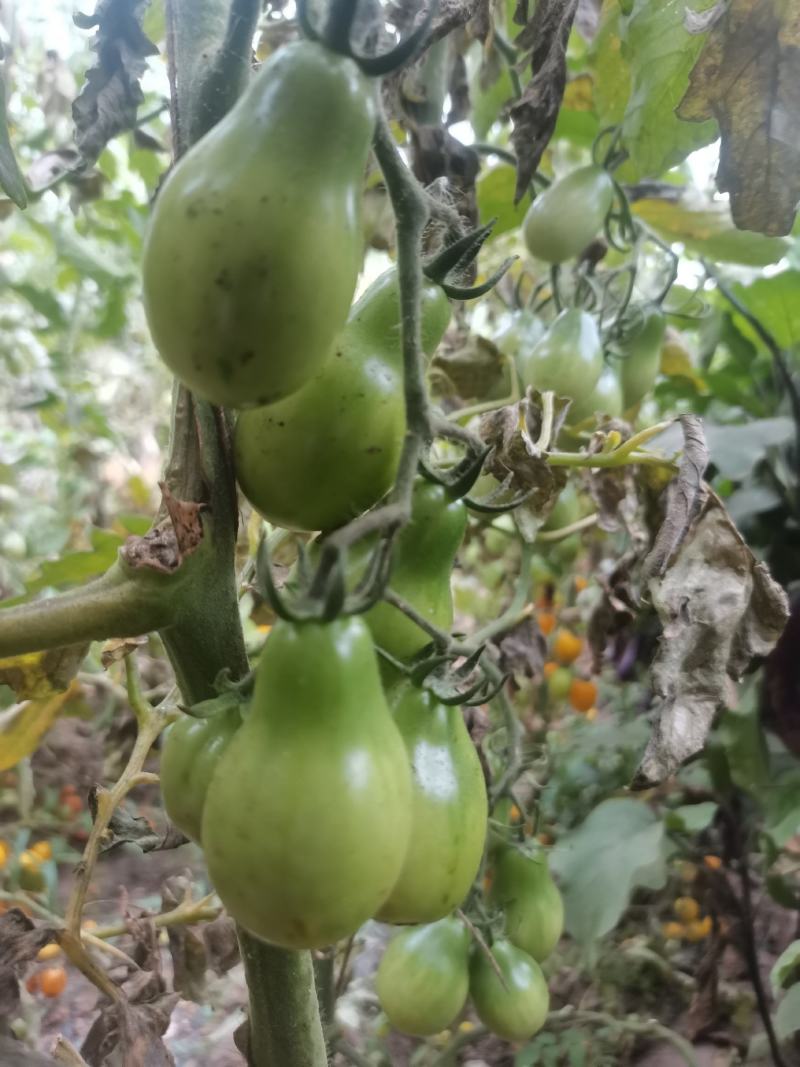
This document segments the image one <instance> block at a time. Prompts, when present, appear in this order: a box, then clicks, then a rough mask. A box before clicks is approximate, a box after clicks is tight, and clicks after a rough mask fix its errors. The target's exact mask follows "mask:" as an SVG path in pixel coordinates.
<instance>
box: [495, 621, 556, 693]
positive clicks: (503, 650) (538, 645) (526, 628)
mask: <svg viewBox="0 0 800 1067" xmlns="http://www.w3.org/2000/svg"><path fill="white" fill-rule="evenodd" d="M499 648H500V660H499V664H500V669H501V670H502V671H503V673H505V674H508V673H513V674H520V675H522V676H523V677H525V678H534V677H536V676H538V675H541V673H542V668H543V666H544V661H545V660H546V659H547V643H546V641H545V639H544V636H543V634H542V632H541V630H540V629H539V627H538V626H537V625H536V623H535V622H534V621H533V619H523V621H522V622H521V623H518V624H517V625H516V626H515V627H514V629H513V630H509V631H508V633H506V634H504V635H503V637H502V638H501V639H500V641H499Z"/></svg>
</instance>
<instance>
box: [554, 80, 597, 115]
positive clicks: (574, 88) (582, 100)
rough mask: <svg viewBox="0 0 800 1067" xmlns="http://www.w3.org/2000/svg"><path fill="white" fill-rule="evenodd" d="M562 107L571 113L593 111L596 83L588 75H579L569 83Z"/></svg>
mask: <svg viewBox="0 0 800 1067" xmlns="http://www.w3.org/2000/svg"><path fill="white" fill-rule="evenodd" d="M561 106H562V107H565V108H567V109H568V110H569V111H591V110H592V107H593V106H594V83H593V81H592V79H591V77H590V76H589V75H588V74H579V75H578V76H577V78H572V80H571V81H568V82H567V87H566V89H565V90H564V99H563V101H562V103H561Z"/></svg>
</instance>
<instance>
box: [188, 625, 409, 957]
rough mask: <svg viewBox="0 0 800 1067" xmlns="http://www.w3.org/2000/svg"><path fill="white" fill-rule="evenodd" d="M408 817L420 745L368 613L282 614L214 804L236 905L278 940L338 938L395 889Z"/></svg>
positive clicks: (221, 884)
mask: <svg viewBox="0 0 800 1067" xmlns="http://www.w3.org/2000/svg"><path fill="white" fill-rule="evenodd" d="M410 825H411V782H410V771H409V766H408V757H407V756H406V752H405V747H404V745H403V740H402V738H401V736H400V733H399V731H398V729H397V726H396V725H395V722H394V720H393V718H392V716H391V713H390V712H389V708H388V706H387V704H386V699H385V697H384V695H383V690H382V688H381V682H380V677H379V675H378V667H377V663H376V660H375V652H374V648H373V645H372V641H371V639H370V635H369V631H368V630H367V628H366V626H365V625H364V623H363V622H362V621H361V619H360V618H355V617H354V618H340V619H337V620H335V621H334V622H330V623H322V622H303V623H290V622H284V621H281V622H278V623H277V624H276V626H275V627H274V628H273V630H272V632H271V633H270V635H269V637H268V638H267V642H266V645H265V646H264V651H263V652H262V654H261V659H260V661H259V664H258V668H257V674H256V684H255V690H254V693H253V702H252V705H251V709H250V713H249V715H248V716H247V717H246V718H245V721H244V723H243V724H242V728H241V729H240V730H239V731H238V733H237V734H236V736H235V737H234V738H233V740H232V741H231V743H230V745H229V746H228V748H227V750H226V752H225V754H224V755H223V757H222V758H221V759H220V761H219V763H218V764H217V769H216V771H215V772H214V775H213V777H212V779H211V784H210V786H209V790H208V796H207V798H206V805H205V809H204V812H203V828H202V841H203V849H204V850H205V854H206V862H207V864H208V870H209V874H210V876H211V881H212V882H213V884H214V887H215V888H216V890H217V892H218V893H219V895H220V898H221V899H222V901H223V903H224V904H225V907H226V908H227V909H228V911H229V913H230V914H231V915H232V916H233V918H234V919H236V920H237V922H239V923H241V924H242V925H243V926H244V927H246V929H248V930H250V931H251V933H253V934H255V935H256V936H257V937H260V938H262V939H263V940H265V941H268V942H270V943H272V944H275V945H280V946H283V947H284V948H294V949H301V948H321V947H323V946H325V945H330V944H333V942H335V941H338V940H339V939H340V938H342V937H347V936H349V935H350V934H352V933H353V932H354V931H355V930H357V929H358V927H359V926H360V925H361V924H362V923H363V922H364V921H365V920H366V919H368V918H369V917H370V916H371V915H374V914H375V912H376V911H377V910H378V909H379V908H380V906H381V905H382V904H383V902H384V900H385V899H386V898H387V897H388V895H389V893H390V892H391V890H392V887H393V886H394V884H395V882H396V881H397V877H398V875H399V873H400V869H401V867H402V864H403V861H404V859H405V855H406V849H407V847H408V840H409V830H410Z"/></svg>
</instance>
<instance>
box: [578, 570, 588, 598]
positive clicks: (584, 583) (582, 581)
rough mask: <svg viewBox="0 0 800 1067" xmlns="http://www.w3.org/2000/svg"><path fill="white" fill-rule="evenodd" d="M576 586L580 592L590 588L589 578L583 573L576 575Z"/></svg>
mask: <svg viewBox="0 0 800 1067" xmlns="http://www.w3.org/2000/svg"><path fill="white" fill-rule="evenodd" d="M575 588H576V589H577V591H578V592H579V593H582V592H583V591H584V589H588V588H589V579H588V578H584V576H583V575H582V574H576V575H575Z"/></svg>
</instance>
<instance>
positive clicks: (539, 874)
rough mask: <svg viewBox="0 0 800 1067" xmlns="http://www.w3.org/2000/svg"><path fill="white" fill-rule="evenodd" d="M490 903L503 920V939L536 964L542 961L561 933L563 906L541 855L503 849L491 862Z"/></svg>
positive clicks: (556, 942) (514, 849) (562, 929)
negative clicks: (519, 949) (506, 939)
mask: <svg viewBox="0 0 800 1067" xmlns="http://www.w3.org/2000/svg"><path fill="white" fill-rule="evenodd" d="M491 898H492V900H493V901H494V902H495V903H496V904H499V905H500V906H501V907H502V908H503V910H504V912H505V919H506V936H507V937H508V939H509V941H511V942H512V944H514V945H516V946H517V947H518V948H521V949H524V951H525V952H527V953H528V955H529V956H532V957H533V959H535V960H536V961H537V963H541V962H542V961H543V960H545V959H546V958H547V957H548V956H549V955H550V953H551V952H552V951H553V949H554V948H555V947H556V945H557V944H558V940H559V938H560V937H561V934H562V933H563V931H564V902H563V901H562V899H561V894H560V893H559V891H558V886H557V885H556V884H555V882H554V881H553V879H552V877H551V875H550V871H549V869H548V866H547V860H546V858H545V857H544V855H542V854H540V855H538V856H536V857H534V856H529V855H526V854H525V853H523V852H520V850H519V849H516V848H505V849H503V850H502V851H501V852H500V853H499V854H498V856H497V858H496V859H495V866H494V879H493V881H492V893H491Z"/></svg>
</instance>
